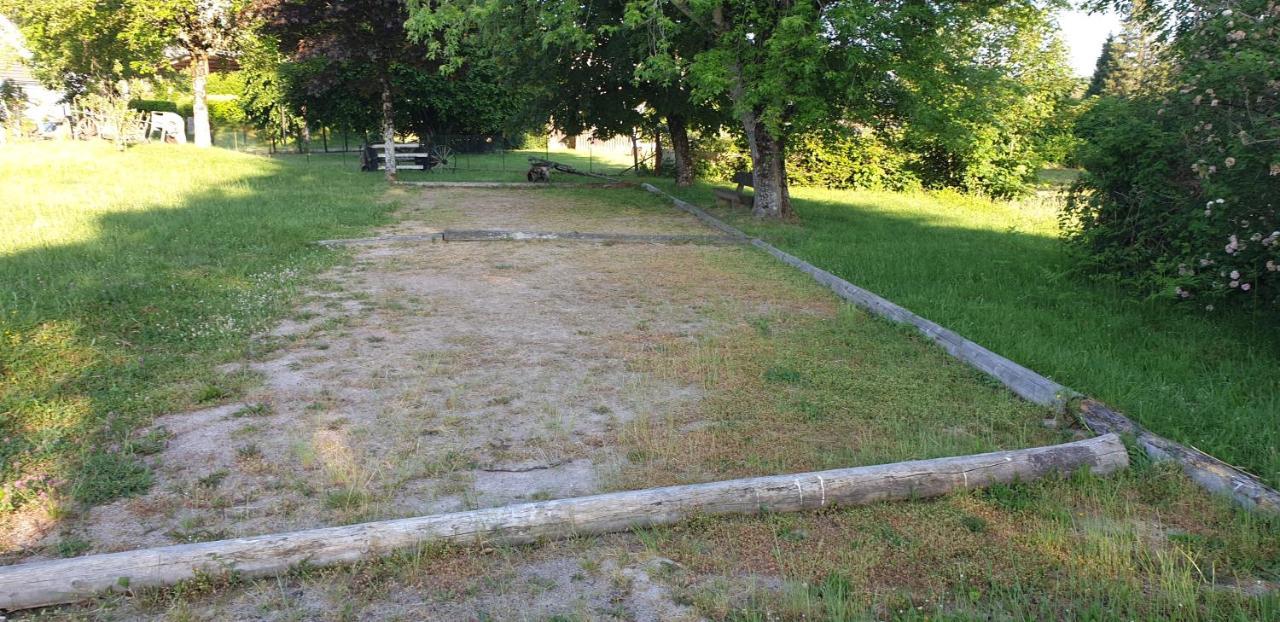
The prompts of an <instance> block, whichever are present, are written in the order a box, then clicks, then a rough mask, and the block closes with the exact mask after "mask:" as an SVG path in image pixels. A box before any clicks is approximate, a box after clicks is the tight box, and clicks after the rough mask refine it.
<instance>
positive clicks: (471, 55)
mask: <svg viewBox="0 0 1280 622" xmlns="http://www.w3.org/2000/svg"><path fill="white" fill-rule="evenodd" d="M633 8H634V7H632V6H631V5H630V3H629V1H628V0H607V1H602V2H593V3H590V4H583V3H580V2H570V1H567V0H551V1H546V0H523V1H518V2H507V1H501V0H445V1H441V2H435V3H432V4H430V5H426V4H418V5H416V6H415V8H414V10H413V18H412V19H411V21H410V24H409V29H410V31H411V32H413V33H414V34H415V35H416V36H418V37H419V38H422V39H424V40H433V41H434V44H433V45H432V46H430V49H431V51H432V53H433V55H434V56H435V57H437V58H440V59H442V60H443V61H444V62H445V67H446V69H451V68H453V67H455V66H459V65H462V64H463V63H464V62H474V61H475V60H477V59H487V60H488V61H489V62H492V63H497V64H499V65H501V66H503V67H507V68H508V71H507V72H506V78H507V81H506V84H507V87H508V88H510V89H512V90H517V91H520V92H521V93H523V94H524V96H525V97H527V98H528V103H529V105H530V107H531V108H533V109H536V110H540V111H542V112H543V113H544V114H545V116H546V119H547V120H548V121H549V122H550V124H551V125H552V126H553V127H554V128H555V129H557V130H559V131H561V132H564V133H565V134H568V135H577V134H580V133H582V132H584V131H591V132H593V133H594V134H595V135H596V136H599V137H608V136H615V135H620V134H629V133H631V132H633V131H634V130H636V129H637V128H640V127H646V126H655V125H661V124H662V122H663V121H665V123H666V125H667V127H668V130H669V131H670V135H671V139H672V144H673V148H674V152H675V154H676V169H677V174H676V179H677V183H680V184H682V185H688V184H690V183H692V178H693V165H692V154H691V149H690V145H689V129H690V128H691V127H694V128H698V127H704V128H715V127H718V126H719V118H718V116H717V115H718V113H717V112H716V110H715V109H714V108H713V107H710V106H705V105H700V104H697V103H695V102H693V101H692V99H691V98H690V90H689V84H688V66H689V63H688V62H687V59H683V58H681V57H678V56H676V55H671V56H669V57H667V58H666V60H668V61H669V62H664V63H656V62H651V61H652V59H653V58H654V56H653V50H654V48H655V46H656V45H658V44H659V39H660V38H661V39H662V42H663V43H664V44H665V42H666V41H668V40H671V39H679V40H680V41H681V43H682V50H687V49H691V48H693V47H694V45H695V44H696V42H695V41H692V40H691V39H690V34H692V36H694V37H696V36H698V34H697V33H690V32H689V31H686V32H684V33H681V34H676V33H673V32H670V31H667V32H662V33H659V31H658V30H657V29H655V28H654V27H653V26H654V25H653V24H650V23H648V22H646V21H645V20H644V19H643V18H642V16H640V15H638V14H636V13H635V12H634V11H633ZM667 26H669V27H677V26H678V25H674V24H667ZM704 38H705V37H704ZM703 45H704V46H705V45H706V43H704V44H703ZM653 131H657V130H656V128H653Z"/></svg>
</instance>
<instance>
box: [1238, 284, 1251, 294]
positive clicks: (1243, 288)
mask: <svg viewBox="0 0 1280 622" xmlns="http://www.w3.org/2000/svg"><path fill="white" fill-rule="evenodd" d="M1250 287H1251V286H1250V285H1249V284H1248V283H1241V284H1240V291H1242V292H1247V291H1249V288H1250Z"/></svg>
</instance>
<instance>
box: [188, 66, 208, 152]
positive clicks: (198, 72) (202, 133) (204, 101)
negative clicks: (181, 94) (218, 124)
mask: <svg viewBox="0 0 1280 622" xmlns="http://www.w3.org/2000/svg"><path fill="white" fill-rule="evenodd" d="M191 74H192V80H191V91H192V96H193V98H192V103H191V116H192V125H193V126H194V130H193V131H194V133H195V143H196V146H197V147H210V146H212V145H213V140H212V138H211V137H210V134H209V99H208V95H207V91H208V84H209V54H208V53H206V52H203V51H200V52H192V53H191Z"/></svg>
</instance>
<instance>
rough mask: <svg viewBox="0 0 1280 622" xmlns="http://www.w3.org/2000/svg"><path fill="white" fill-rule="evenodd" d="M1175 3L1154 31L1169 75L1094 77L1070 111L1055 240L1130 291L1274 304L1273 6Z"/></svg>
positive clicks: (1276, 48) (1276, 119) (1279, 154)
mask: <svg viewBox="0 0 1280 622" xmlns="http://www.w3.org/2000/svg"><path fill="white" fill-rule="evenodd" d="M1180 16H1181V19H1180V20H1179V21H1177V22H1175V23H1174V25H1173V27H1172V28H1171V30H1170V31H1169V32H1167V33H1163V34H1164V35H1165V36H1166V37H1167V38H1168V39H1169V40H1170V42H1171V44H1170V47H1169V50H1168V54H1169V55H1170V56H1169V57H1168V58H1167V60H1168V61H1169V65H1170V67H1172V68H1173V69H1172V71H1173V74H1172V79H1171V84H1170V86H1169V87H1168V88H1166V89H1164V90H1161V91H1158V92H1150V93H1143V92H1139V93H1137V94H1135V93H1134V92H1133V90H1132V89H1130V88H1125V87H1123V86H1121V87H1118V88H1117V87H1114V86H1113V87H1112V88H1110V89H1109V88H1108V87H1105V86H1104V87H1103V89H1102V95H1101V96H1100V97H1099V99H1098V101H1097V102H1096V103H1095V104H1094V105H1093V106H1092V108H1091V109H1090V110H1089V111H1088V112H1087V113H1085V114H1084V116H1083V117H1082V118H1081V119H1080V122H1079V125H1078V132H1079V134H1080V136H1081V138H1082V139H1083V140H1084V141H1085V146H1084V147H1082V150H1081V152H1080V161H1081V164H1082V165H1083V166H1084V167H1085V168H1086V169H1087V172H1086V173H1085V174H1084V176H1083V177H1082V178H1081V181H1080V183H1079V185H1078V186H1077V188H1076V190H1075V192H1074V194H1073V197H1072V200H1071V202H1070V205H1069V207H1068V209H1067V210H1066V212H1065V213H1064V222H1065V224H1066V225H1067V226H1068V227H1069V230H1070V233H1069V239H1070V240H1071V241H1072V242H1073V243H1074V245H1075V247H1076V248H1077V249H1078V250H1079V251H1080V252H1079V253H1078V255H1079V257H1080V260H1081V262H1082V263H1081V265H1082V266H1083V267H1084V269H1085V270H1087V271H1089V272H1091V273H1093V274H1098V275H1102V276H1105V277H1107V278H1110V279H1113V280H1116V281H1118V282H1121V283H1124V284H1126V285H1128V286H1130V287H1132V288H1133V289H1134V290H1135V291H1137V292H1140V293H1146V294H1160V295H1168V296H1174V297H1176V298H1178V299H1180V300H1187V301H1193V302H1196V303H1197V304H1200V305H1203V306H1204V307H1205V308H1206V309H1210V310H1212V309H1213V308H1214V306H1215V304H1222V303H1226V304H1229V305H1232V306H1242V307H1248V308H1253V309H1271V310H1272V311H1271V312H1270V313H1274V309H1275V307H1276V306H1277V305H1278V304H1280V108H1278V107H1277V103H1278V102H1280V64H1278V63H1280V60H1278V59H1280V6H1278V5H1277V4H1276V3H1275V2H1274V1H1273V0H1244V1H1240V2H1231V3H1219V2H1200V3H1196V5H1195V6H1194V10H1190V11H1186V12H1183V13H1181V14H1180ZM1135 19H1141V17H1140V16H1139V17H1135ZM1121 58H1123V57H1121ZM1111 71H1112V74H1113V76H1114V75H1115V74H1122V73H1123V72H1124V71H1125V68H1124V66H1123V65H1122V66H1120V67H1118V68H1112V69H1111ZM1110 82H1111V84H1113V85H1115V84H1116V80H1115V79H1114V78H1112V79H1111V80H1110ZM1272 317H1274V316H1272Z"/></svg>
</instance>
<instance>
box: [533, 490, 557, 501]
mask: <svg viewBox="0 0 1280 622" xmlns="http://www.w3.org/2000/svg"><path fill="white" fill-rule="evenodd" d="M555 498H556V496H555V494H553V493H552V492H551V491H550V490H538V491H536V492H534V493H533V494H531V495H529V499H530V500H531V501H550V500H552V499H555Z"/></svg>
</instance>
